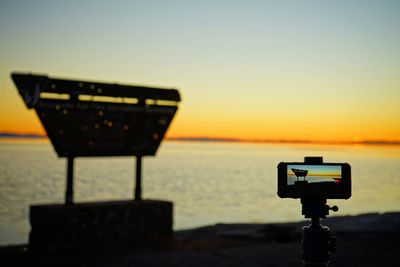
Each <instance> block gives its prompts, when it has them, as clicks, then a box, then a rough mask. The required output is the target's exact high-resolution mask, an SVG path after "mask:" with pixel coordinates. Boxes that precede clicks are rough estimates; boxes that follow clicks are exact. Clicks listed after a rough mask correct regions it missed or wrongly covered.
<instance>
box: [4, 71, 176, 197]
mask: <svg viewBox="0 0 400 267" xmlns="http://www.w3.org/2000/svg"><path fill="white" fill-rule="evenodd" d="M11 77H12V79H13V81H14V83H15V85H16V87H17V88H18V91H19V93H20V95H21V96H22V98H23V100H24V102H25V104H26V106H27V107H28V108H30V109H31V108H34V109H35V111H36V113H37V115H38V117H39V119H40V121H41V122H42V124H43V126H44V129H45V130H46V132H47V135H48V137H49V138H50V140H51V143H52V144H53V146H54V149H55V151H56V152H57V154H58V156H59V157H65V158H67V189H66V195H65V202H66V204H72V203H73V168H74V158H76V157H95V156H136V187H135V200H141V170H142V166H141V164H142V157H143V156H152V155H155V153H156V151H157V149H158V147H159V145H160V143H161V141H162V139H163V137H164V135H165V132H166V131H167V129H168V127H169V125H170V123H171V121H172V119H173V117H174V115H175V113H176V111H177V108H178V102H179V101H180V100H181V98H180V95H179V92H178V91H177V90H175V89H161V88H153V87H145V86H132V85H121V84H116V83H114V84H112V83H102V82H92V81H80V80H66V79H56V78H52V77H48V76H45V75H32V74H22V73H12V74H11Z"/></svg>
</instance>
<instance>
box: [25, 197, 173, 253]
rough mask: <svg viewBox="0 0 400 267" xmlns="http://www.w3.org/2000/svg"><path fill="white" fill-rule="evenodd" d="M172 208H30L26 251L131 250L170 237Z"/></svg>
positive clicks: (154, 203)
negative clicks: (136, 246) (119, 247)
mask: <svg viewBox="0 0 400 267" xmlns="http://www.w3.org/2000/svg"><path fill="white" fill-rule="evenodd" d="M172 208H173V204H172V202H168V201H158V200H142V201H133V200H128V201H112V202H95V203H78V204H73V205H35V206H31V207H30V222H31V233H30V236H29V248H30V249H32V250H36V249H39V250H41V249H56V250H59V249H61V250H62V249H69V248H70V249H76V248H78V249H79V248H85V247H107V246H113V247H114V246H127V245H128V246H130V245H139V244H141V243H143V242H148V241H149V240H154V241H156V240H157V239H163V238H165V237H171V236H172V234H173V230H172V221H173V213H172Z"/></svg>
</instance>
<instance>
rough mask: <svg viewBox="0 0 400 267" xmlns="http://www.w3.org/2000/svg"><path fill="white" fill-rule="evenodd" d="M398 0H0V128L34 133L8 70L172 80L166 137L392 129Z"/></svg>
mask: <svg viewBox="0 0 400 267" xmlns="http://www.w3.org/2000/svg"><path fill="white" fill-rule="evenodd" d="M399 14H400V1H396V0H393V1H366V0H360V1H349V0H342V1H333V0H314V1H298V0H293V1H261V0H260V1H253V0H246V1H245V0H243V1H232V0H231V1H218V0H213V1H205V0H203V1H190V0H181V1H172V0H171V1H170V0H159V1H144V0H143V1H121V0H120V1H111V0H110V1H99V0H93V1H85V0H80V1H57V0H49V1H43V0H35V1H28V0H26V1H15V0H12V1H11V0H10V1H8V0H2V1H1V2H0V40H1V41H0V114H1V116H0V132H4V131H12V132H21V133H22V132H31V133H32V132H33V133H43V129H42V127H41V125H40V123H39V121H38V119H37V117H36V115H35V113H34V111H32V110H30V111H28V110H27V109H26V108H25V106H24V104H23V102H22V99H21V98H20V96H19V95H18V93H17V90H16V88H15V87H14V85H13V83H12V81H11V79H10V73H11V72H12V71H20V72H32V73H38V74H41V73H44V74H48V75H51V76H54V77H63V78H75V79H85V80H101V81H110V82H119V83H129V84H144V85H156V86H162V87H174V88H178V89H179V90H180V92H181V94H182V97H183V101H182V103H181V104H180V110H179V111H178V114H177V116H176V118H175V120H174V122H173V124H172V125H171V128H170V130H169V134H168V135H169V136H170V137H182V136H186V137H187V136H188V137H198V136H209V137H223V138H242V139H307V140H317V141H326V140H332V141H333V140H337V141H357V140H397V141H399V140H400V15H399Z"/></svg>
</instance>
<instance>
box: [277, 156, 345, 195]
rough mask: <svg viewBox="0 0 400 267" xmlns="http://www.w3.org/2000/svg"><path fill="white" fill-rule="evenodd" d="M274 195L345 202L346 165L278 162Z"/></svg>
mask: <svg viewBox="0 0 400 267" xmlns="http://www.w3.org/2000/svg"><path fill="white" fill-rule="evenodd" d="M278 196H279V197H281V198H324V199H349V198H350V197H351V167H350V165H349V164H347V163H319V164H318V163H312V164H309V163H304V162H303V163H300V162H281V163H279V164H278Z"/></svg>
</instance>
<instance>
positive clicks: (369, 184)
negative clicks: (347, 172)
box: [0, 140, 400, 245]
mask: <svg viewBox="0 0 400 267" xmlns="http://www.w3.org/2000/svg"><path fill="white" fill-rule="evenodd" d="M307 155H308V156H313V155H314V156H315V155H320V156H324V160H325V161H331V162H348V163H350V164H351V166H352V176H353V196H352V198H351V199H350V200H347V201H344V200H341V201H330V203H332V204H337V205H339V207H340V210H339V212H338V214H337V215H347V214H359V213H365V212H384V211H397V210H399V207H400V148H399V147H372V146H371V147H367V146H317V145H307V146H306V145H270V144H245V143H195V142H188V143H184V142H165V143H164V144H163V145H162V146H161V147H160V149H159V152H158V155H157V156H156V157H146V158H145V159H144V160H143V196H144V198H150V199H166V200H171V201H173V202H174V213H175V215H174V228H175V229H184V228H191V227H196V226H200V225H206V224H214V223H217V222H277V221H280V222H285V221H296V220H301V219H302V216H301V214H300V213H301V206H300V203H299V200H292V199H279V198H278V197H277V195H276V190H277V188H276V166H277V164H278V163H279V162H280V161H302V159H303V157H304V156H307ZM75 164H76V165H75V166H76V169H75V200H76V201H77V202H85V201H96V200H120V199H131V198H132V196H133V181H134V166H135V161H134V159H133V158H129V157H121V158H96V159H94V158H91V159H84V158H78V159H77V160H76V161H75ZM65 167H66V161H65V160H64V159H59V158H57V156H56V154H55V152H54V151H53V148H52V146H51V145H50V144H49V143H48V142H45V141H40V142H39V141H4V140H3V141H1V142H0V245H4V244H17V243H26V242H27V240H28V233H29V221H28V210H29V205H30V204H39V203H63V201H64V190H65Z"/></svg>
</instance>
